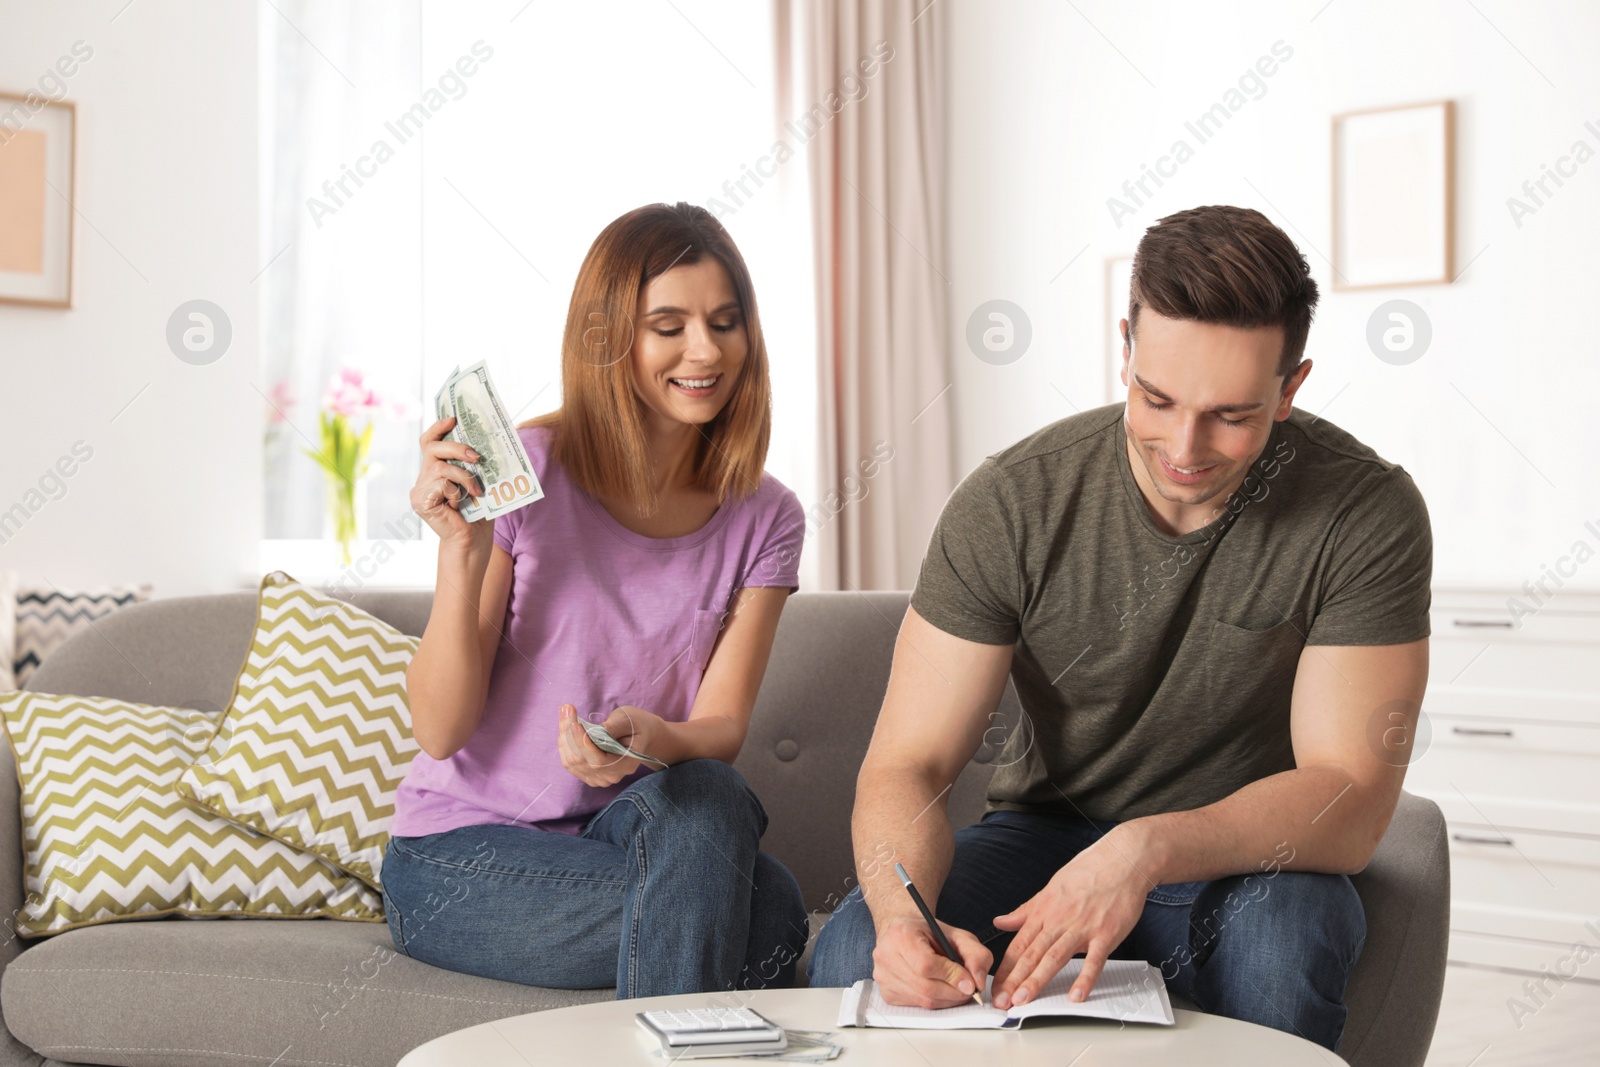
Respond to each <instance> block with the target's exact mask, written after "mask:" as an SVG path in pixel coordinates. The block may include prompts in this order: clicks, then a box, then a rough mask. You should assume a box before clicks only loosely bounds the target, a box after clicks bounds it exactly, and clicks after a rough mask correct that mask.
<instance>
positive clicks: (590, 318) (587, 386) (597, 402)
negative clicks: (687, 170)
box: [521, 203, 772, 515]
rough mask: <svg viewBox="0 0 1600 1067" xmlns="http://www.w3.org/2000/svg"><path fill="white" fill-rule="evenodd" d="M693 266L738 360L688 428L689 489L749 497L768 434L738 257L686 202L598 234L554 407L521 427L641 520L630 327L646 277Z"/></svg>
mask: <svg viewBox="0 0 1600 1067" xmlns="http://www.w3.org/2000/svg"><path fill="white" fill-rule="evenodd" d="M702 256H711V257H712V258H713V259H715V260H716V261H717V262H719V263H721V264H722V268H723V269H724V270H726V271H727V272H728V279H729V280H730V281H731V282H732V283H733V291H734V294H735V295H736V296H737V297H738V300H739V310H740V318H741V320H742V322H743V324H744V329H745V337H746V338H747V339H748V342H749V352H748V354H747V355H746V356H745V360H744V366H743V368H742V369H741V370H740V372H739V379H738V381H736V382H735V383H734V384H733V394H732V395H731V396H730V397H729V398H728V402H727V403H726V404H725V405H723V408H722V410H721V411H720V412H718V413H717V417H716V418H714V419H712V420H711V421H710V422H709V423H706V424H705V425H703V426H701V427H699V430H700V440H699V442H698V447H697V449H696V452H695V461H694V472H695V480H694V484H695V486H696V487H698V488H700V489H705V490H709V491H711V492H713V493H715V494H716V496H717V499H718V500H719V501H726V500H727V499H728V495H729V493H733V494H735V495H741V496H742V495H746V494H749V493H753V492H754V491H755V490H756V487H757V486H759V485H760V484H761V472H762V469H763V467H764V466H765V465H766V459H767V442H768V439H769V437H770V436H771V430H772V384H771V381H770V379H769V377H768V373H767V345H766V341H765V339H764V338H763V337H762V334H761V317H760V315H759V314H758V313H757V311H756V294H755V288H754V286H752V284H751V282H750V271H749V269H748V268H747V267H746V266H745V263H744V257H743V256H741V255H740V254H739V249H738V248H737V247H735V245H734V243H733V239H732V238H731V237H729V236H728V231H727V230H725V229H723V227H722V224H721V223H720V222H718V221H717V220H716V218H715V217H714V216H713V215H712V214H711V213H710V212H709V211H707V210H706V209H705V208H702V207H697V206H695V205H694V204H685V203H677V204H670V205H669V204H649V205H646V206H645V207H641V208H636V209H634V210H633V211H630V212H628V213H627V214H626V215H623V216H622V217H621V218H619V219H617V220H616V221H614V222H612V223H611V224H610V225H609V226H607V227H606V228H605V229H604V230H602V231H600V236H599V237H596V238H595V239H594V244H592V245H590V246H589V254H588V255H586V256H584V258H583V266H582V267H580V268H579V269H578V280H577V283H576V284H575V285H574V286H573V287H572V302H571V304H570V305H569V306H568V308H567V325H566V329H565V331H564V332H563V335H562V339H561V390H562V396H561V407H560V408H558V409H557V410H555V411H552V412H548V413H547V414H544V415H540V416H538V417H536V418H533V419H529V420H528V421H527V422H524V423H522V424H521V426H523V427H528V426H548V427H549V428H550V431H551V434H552V440H551V455H552V456H554V457H555V459H556V461H557V462H558V463H560V464H561V465H562V467H563V468H565V469H566V471H567V474H568V475H569V476H571V478H572V480H573V481H575V482H577V483H578V485H579V486H581V487H582V488H583V489H584V490H586V491H587V492H589V493H591V494H593V495H596V496H619V497H623V498H626V499H629V500H632V501H633V502H634V505H635V507H637V508H638V509H639V513H640V514H641V515H650V514H653V513H654V512H655V510H656V508H657V507H658V506H659V503H660V502H659V500H658V499H657V494H656V491H655V487H654V485H652V483H651V478H650V456H649V448H648V445H647V443H646V441H645V434H644V402H643V401H642V400H640V399H639V397H638V395H637V394H636V393H635V392H634V387H633V372H632V368H631V365H630V363H629V359H628V356H629V353H630V350H631V349H632V346H633V330H634V326H633V317H634V313H635V311H636V310H637V308H638V306H639V294H640V293H641V292H643V291H644V288H645V286H646V285H648V284H649V282H650V280H651V279H653V278H655V277H657V276H659V275H662V274H665V273H666V272H667V271H669V270H671V269H672V268H673V267H676V266H680V265H685V264H692V263H698V262H699V261H700V258H701V257H702Z"/></svg>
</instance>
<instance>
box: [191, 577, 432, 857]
mask: <svg viewBox="0 0 1600 1067" xmlns="http://www.w3.org/2000/svg"><path fill="white" fill-rule="evenodd" d="M417 644H418V641H417V639H416V638H415V637H407V636H406V635H405V634H402V633H401V632H400V631H398V630H396V629H395V628H394V627H392V626H390V625H389V624H388V623H385V622H383V621H381V620H379V619H376V618H374V617H373V616H372V615H369V614H368V613H367V612H365V611H362V610H361V609H360V608H358V607H356V606H355V605H353V604H350V603H348V602H346V601H343V600H338V599H336V598H334V597H330V596H325V595H323V594H321V593H319V592H317V591H316V590H313V589H310V588H308V587H306V586H304V585H301V584H300V583H299V582H297V581H295V580H294V579H293V578H291V577H289V576H288V575H287V574H284V573H283V572H282V571H274V572H272V573H271V574H269V575H267V576H266V577H265V578H263V579H262V581H261V596H260V598H259V600H258V601H257V607H256V632H255V637H254V639H253V640H252V642H251V645H250V652H249V654H248V655H247V656H246V657H245V661H244V666H243V667H242V668H241V669H240V671H239V678H238V681H236V682H235V683H234V687H233V700H232V701H231V702H230V704H229V707H228V708H227V711H226V713H225V716H224V718H223V722H222V726H221V728H220V729H219V730H218V731H217V733H216V736H215V737H214V738H212V741H211V747H210V749H209V750H208V751H207V752H206V754H205V755H204V756H202V757H201V758H200V759H199V760H197V761H196V762H195V764H194V766H192V767H190V768H189V769H188V770H187V771H185V772H184V775H183V777H182V778H181V779H180V780H179V782H178V793H179V795H180V796H183V797H184V798H185V799H187V800H189V801H190V803H193V804H196V805H199V806H202V807H204V808H206V809H208V810H209V811H212V812H214V813H215V814H217V815H220V816H222V817H223V818H225V819H230V820H232V821H234V822H236V823H239V824H240V825H242V826H248V827H249V828H250V829H252V830H259V831H261V832H262V833H264V834H269V835H271V836H272V837H275V838H277V839H278V840H280V841H282V842H284V843H285V844H289V845H293V846H294V847H296V848H301V849H305V850H306V851H308V852H312V853H315V854H316V855H318V856H321V857H322V858H323V859H325V860H327V861H328V862H329V863H331V864H333V865H334V866H336V867H338V868H340V869H341V870H344V871H348V872H349V873H350V874H353V875H355V876H356V877H357V878H360V879H361V880H362V881H364V882H367V883H368V884H370V885H372V886H374V887H378V886H380V885H381V883H380V881H379V879H380V877H381V874H382V864H383V850H384V847H385V846H386V845H387V844H388V843H389V822H390V820H391V819H392V818H393V817H394V795H395V791H396V790H398V789H399V788H400V782H401V780H402V779H404V778H405V776H406V768H408V767H410V766H411V757H412V756H414V755H416V752H417V743H416V742H415V741H413V740H412V739H411V709H410V708H409V707H408V706H407V704H406V667H407V666H409V665H410V663H411V656H412V654H413V653H415V652H416V650H417Z"/></svg>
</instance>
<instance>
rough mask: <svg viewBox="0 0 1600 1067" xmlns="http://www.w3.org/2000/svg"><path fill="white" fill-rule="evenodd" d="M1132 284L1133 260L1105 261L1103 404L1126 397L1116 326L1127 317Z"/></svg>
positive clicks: (1121, 257) (1128, 258) (1118, 335)
mask: <svg viewBox="0 0 1600 1067" xmlns="http://www.w3.org/2000/svg"><path fill="white" fill-rule="evenodd" d="M1132 282H1133V257H1132V256H1110V257H1108V258H1107V259H1106V315H1105V319H1106V360H1105V402H1106V403H1107V404H1115V403H1116V402H1117V401H1118V400H1119V399H1121V398H1122V397H1124V396H1126V395H1127V394H1126V393H1123V392H1122V391H1121V390H1122V389H1123V385H1122V331H1121V330H1120V329H1118V328H1117V324H1118V323H1120V322H1121V321H1122V320H1123V319H1125V318H1127V317H1128V286H1129V285H1130V284H1132Z"/></svg>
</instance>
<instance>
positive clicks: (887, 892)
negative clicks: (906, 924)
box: [850, 761, 955, 930]
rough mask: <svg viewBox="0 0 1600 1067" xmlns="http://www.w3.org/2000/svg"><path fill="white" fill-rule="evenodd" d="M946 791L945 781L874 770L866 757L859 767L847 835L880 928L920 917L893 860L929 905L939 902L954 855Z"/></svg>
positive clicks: (860, 877) (892, 771)
mask: <svg viewBox="0 0 1600 1067" xmlns="http://www.w3.org/2000/svg"><path fill="white" fill-rule="evenodd" d="M949 795H950V793H949V786H948V785H947V784H943V783H937V784H936V783H934V782H933V781H932V780H931V779H929V778H927V777H925V776H923V775H920V774H918V773H916V772H913V771H906V770H899V769H893V770H891V769H887V768H885V769H878V768H875V767H874V766H873V765H872V764H871V762H870V761H869V762H868V763H867V764H864V765H863V766H862V768H861V774H860V776H859V777H858V779H857V782H856V803H855V811H854V813H853V815H852V816H851V820H850V836H851V839H852V841H853V842H854V845H855V857H856V877H857V878H858V879H859V880H860V884H861V892H862V895H863V896H864V897H865V898H866V902H867V907H868V909H869V910H870V911H871V912H872V918H873V922H874V924H875V925H876V926H877V927H878V928H879V929H880V930H881V929H882V928H883V927H884V926H885V925H886V924H887V923H889V922H892V921H894V920H896V919H902V918H910V919H915V920H917V921H918V922H920V921H922V916H921V913H920V912H919V911H918V910H917V906H916V904H915V903H913V902H912V900H911V894H909V893H907V892H906V890H905V887H904V886H903V885H901V884H900V879H899V877H898V876H897V875H896V874H895V873H894V865H895V864H896V863H900V864H904V865H905V868H906V873H907V874H909V875H911V877H912V879H913V880H914V881H915V882H916V884H917V891H918V892H919V893H921V894H922V896H923V899H925V900H926V901H927V902H928V906H929V907H930V908H936V907H937V905H936V903H935V902H936V901H937V900H938V899H939V890H940V889H941V888H942V887H943V886H944V880H945V877H946V876H947V875H948V874H949V873H950V863H951V860H952V858H953V857H954V855H955V835H954V833H953V832H952V830H951V828H950V815H949V811H948V810H947V801H948V798H949Z"/></svg>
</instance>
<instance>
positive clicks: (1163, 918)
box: [806, 811, 1367, 1051]
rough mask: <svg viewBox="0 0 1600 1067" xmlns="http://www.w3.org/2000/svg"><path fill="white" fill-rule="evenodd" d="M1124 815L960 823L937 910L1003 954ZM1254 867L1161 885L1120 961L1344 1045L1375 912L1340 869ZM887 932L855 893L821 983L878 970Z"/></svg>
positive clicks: (1249, 1014)
mask: <svg viewBox="0 0 1600 1067" xmlns="http://www.w3.org/2000/svg"><path fill="white" fill-rule="evenodd" d="M1113 825H1114V824H1113V823H1106V822H1091V821H1089V820H1087V819H1082V818H1076V817H1070V816H1057V815H1042V814H1034V813H1030V812H1017V811H993V812H990V813H988V814H987V815H985V816H984V817H983V819H982V820H981V821H980V822H978V823H975V824H974V825H972V826H968V827H965V828H963V829H961V830H958V831H956V835H955V857H954V861H953V862H952V864H951V867H950V875H949V877H948V878H947V879H946V880H945V883H944V887H943V889H942V890H941V892H940V893H939V900H938V904H937V906H936V907H935V908H934V913H935V914H936V915H937V916H938V917H939V919H940V920H941V921H943V922H947V923H950V924H951V925H952V926H956V927H959V928H961V929H963V930H968V931H970V932H971V933H972V934H974V935H975V936H976V937H977V938H978V939H979V940H981V941H982V942H983V943H984V944H985V945H986V946H988V948H989V950H990V951H991V952H993V953H994V959H995V967H998V966H999V963H1000V960H1001V959H1002V958H1003V957H1004V956H1005V951H1006V947H1007V946H1008V945H1010V943H1011V939H1012V937H1013V936H1015V932H1014V931H1005V930H997V929H996V928H995V926H994V923H993V922H992V920H993V918H994V917H995V916H996V915H1004V914H1006V913H1007V912H1010V911H1012V910H1014V909H1016V908H1017V907H1018V906H1020V905H1021V904H1022V903H1023V902H1024V901H1026V900H1028V899H1029V898H1030V897H1032V896H1033V895H1034V894H1035V893H1037V892H1039V890H1041V889H1043V888H1044V886H1045V883H1047V882H1048V881H1049V880H1050V878H1051V876H1052V875H1054V874H1055V873H1056V871H1057V870H1058V869H1060V868H1061V867H1063V866H1065V865H1066V863H1067V862H1068V861H1069V860H1071V859H1072V857H1074V856H1076V855H1077V854H1078V853H1079V852H1081V851H1082V850H1083V849H1085V848H1087V847H1088V846H1089V845H1090V844H1092V843H1094V841H1095V840H1096V839H1098V838H1099V837H1100V836H1102V835H1103V834H1104V833H1105V832H1106V831H1107V830H1109V829H1110V828H1111V827H1112V826H1113ZM1270 871H1271V873H1266V872H1256V873H1252V874H1247V875H1237V876H1234V877H1231V878H1220V879H1217V880H1216V881H1212V882H1185V883H1182V884H1178V885H1163V886H1157V887H1156V888H1155V889H1153V890H1151V891H1150V893H1149V894H1148V895H1147V896H1146V898H1145V906H1144V912H1143V914H1142V915H1141V916H1140V917H1139V921H1138V922H1137V923H1136V924H1135V925H1134V928H1133V931H1132V932H1131V933H1130V934H1128V936H1127V938H1126V939H1125V940H1124V941H1123V942H1122V944H1121V945H1119V946H1118V947H1117V948H1116V949H1115V950H1114V951H1113V952H1112V953H1111V955H1112V958H1113V959H1142V960H1146V961H1148V962H1149V963H1151V964H1153V965H1155V966H1156V967H1158V968H1159V969H1160V971H1161V976H1162V978H1164V979H1165V980H1166V983H1167V988H1168V989H1169V990H1171V991H1172V992H1174V993H1176V994H1178V995H1179V996H1182V997H1185V998H1187V999H1188V1000H1190V1001H1192V1002H1193V1003H1194V1004H1195V1005H1196V1006H1197V1007H1199V1008H1200V1010H1201V1011H1204V1012H1208V1013H1211V1014H1214V1015H1226V1016H1228V1017H1229V1018H1233V1019H1243V1020H1245V1021H1247V1022H1253V1023H1260V1024H1261V1025H1262V1026H1270V1027H1272V1028H1273V1029H1275V1030H1284V1031H1288V1032H1291V1033H1296V1034H1299V1035H1300V1036H1301V1037H1304V1038H1306V1039H1307V1040H1309V1041H1314V1042H1316V1043H1317V1044H1319V1045H1321V1046H1323V1047H1324V1048H1327V1049H1330V1050H1333V1051H1338V1046H1339V1037H1340V1035H1341V1034H1342V1033H1343V1031H1344V1021H1345V1007H1344V989H1345V982H1346V980H1347V979H1348V978H1349V976H1350V971H1351V970H1352V969H1353V968H1354V967H1355V964H1356V960H1357V958H1359V957H1360V955H1361V948H1362V945H1363V944H1364V943H1365V941H1366V933H1367V922H1366V913H1365V912H1364V911H1363V910H1362V907H1361V898H1360V897H1358V896H1357V895H1356V890H1355V886H1353V885H1351V884H1350V879H1349V878H1347V877H1345V876H1344V875H1342V874H1310V873H1305V872H1296V871H1285V870H1282V869H1279V868H1278V867H1276V866H1273V867H1271V868H1270ZM876 943H877V935H876V932H875V930H874V927H873V923H872V915H871V913H870V912H869V911H868V909H867V907H866V905H865V902H864V901H863V899H862V896H861V887H860V886H857V887H856V888H855V889H853V890H851V892H850V895H849V896H848V897H846V898H845V899H844V901H843V902H842V903H841V904H840V905H839V907H838V908H837V909H836V910H835V911H834V913H833V915H832V917H831V918H830V919H829V920H828V923H827V925H826V926H824V927H823V928H822V933H821V934H819V935H818V937H817V944H816V949H815V951H814V953H813V955H812V958H811V965H810V967H809V968H807V971H806V974H807V977H808V978H809V979H810V982H811V984H812V985H814V986H848V985H852V984H854V983H855V982H856V981H857V980H858V979H861V978H871V977H872V970H873V964H872V950H873V947H874V945H876Z"/></svg>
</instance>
